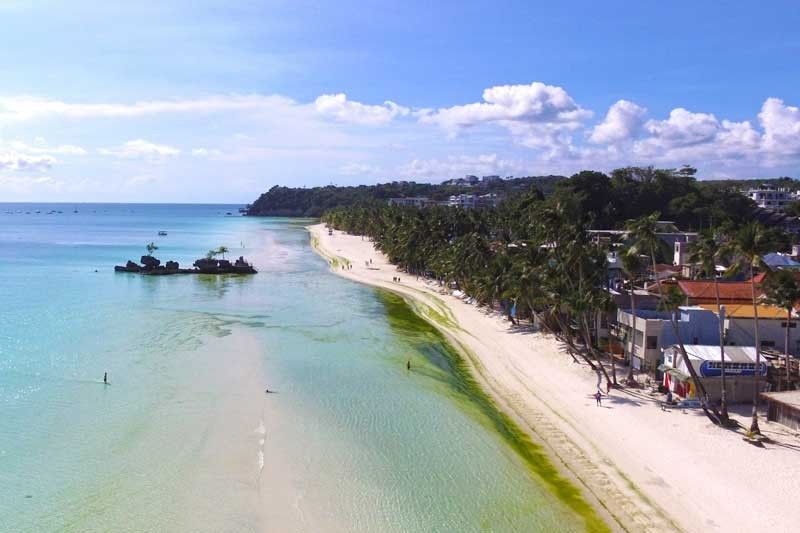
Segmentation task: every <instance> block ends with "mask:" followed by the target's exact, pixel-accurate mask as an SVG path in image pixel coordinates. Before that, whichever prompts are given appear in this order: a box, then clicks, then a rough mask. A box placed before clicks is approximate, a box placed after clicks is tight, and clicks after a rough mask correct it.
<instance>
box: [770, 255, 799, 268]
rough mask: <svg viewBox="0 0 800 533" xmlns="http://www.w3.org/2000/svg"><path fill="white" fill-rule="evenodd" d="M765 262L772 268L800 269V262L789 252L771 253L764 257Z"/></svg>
mask: <svg viewBox="0 0 800 533" xmlns="http://www.w3.org/2000/svg"><path fill="white" fill-rule="evenodd" d="M762 259H763V260H764V263H766V265H767V266H768V267H769V268H770V269H772V270H775V269H778V270H782V269H787V270H797V269H800V263H798V262H797V261H795V260H794V259H793V258H792V256H790V255H788V254H781V253H775V252H773V253H769V254H766V255H765V256H763V257H762Z"/></svg>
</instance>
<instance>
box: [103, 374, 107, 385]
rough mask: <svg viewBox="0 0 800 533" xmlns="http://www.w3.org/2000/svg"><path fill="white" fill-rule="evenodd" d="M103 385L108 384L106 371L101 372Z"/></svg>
mask: <svg viewBox="0 0 800 533" xmlns="http://www.w3.org/2000/svg"><path fill="white" fill-rule="evenodd" d="M103 385H108V372H103Z"/></svg>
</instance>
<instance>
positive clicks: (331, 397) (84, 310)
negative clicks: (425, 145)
mask: <svg viewBox="0 0 800 533" xmlns="http://www.w3.org/2000/svg"><path fill="white" fill-rule="evenodd" d="M237 207H238V206H227V205H133V204H68V205H67V204H0V531H82V532H83V531H278V532H284V531H315V532H316V531H376V532H377V531H380V532H391V531H437V532H438V531H457V532H469V531H579V530H582V529H584V522H583V520H582V519H581V518H579V516H578V514H577V513H575V512H574V511H572V510H571V509H569V508H568V507H567V506H566V505H565V504H564V503H562V502H561V501H560V500H559V499H558V498H556V497H555V496H554V494H553V492H552V491H551V489H550V488H549V487H548V485H547V484H546V483H544V482H543V481H542V480H540V479H538V478H537V476H536V475H535V473H533V472H532V471H531V469H530V468H528V467H527V466H526V464H525V462H524V461H523V460H522V459H521V457H520V454H519V453H518V452H517V451H516V450H515V448H514V446H513V445H512V444H511V443H509V440H508V438H504V437H503V435H501V432H500V431H498V430H497V421H496V420H493V419H492V417H491V415H490V414H487V409H486V406H485V404H484V403H482V402H481V401H480V399H476V397H475V395H474V391H473V389H472V388H470V387H468V386H465V385H464V382H463V377H460V374H459V372H456V371H455V370H456V368H455V366H454V365H455V363H454V362H455V361H456V360H457V355H455V354H454V353H453V352H452V350H451V349H450V348H449V347H448V346H447V344H446V343H445V342H444V341H443V339H442V338H441V337H440V336H439V335H438V334H437V333H436V332H435V330H433V329H432V328H430V327H429V326H427V324H425V323H424V322H422V321H421V320H420V319H418V318H416V317H415V316H414V315H413V314H412V313H411V312H410V310H409V309H408V307H407V306H406V305H405V304H404V302H403V301H402V300H400V299H399V298H397V297H395V296H392V295H390V294H387V293H382V292H379V291H376V290H374V289H371V288H368V287H365V286H361V285H358V284H355V283H353V282H350V281H348V280H344V279H342V278H339V277H337V276H335V275H334V274H332V273H330V272H329V271H328V266H327V264H326V262H325V261H324V260H323V259H321V258H319V257H318V256H317V255H315V254H314V253H313V251H312V250H311V248H310V246H309V242H308V241H309V238H308V233H307V232H306V230H305V229H304V224H307V223H308V222H309V221H299V220H288V219H255V218H245V217H239V216H236V214H237ZM228 212H230V213H232V214H233V216H228V215H226V213H228ZM159 230H164V231H166V232H167V233H168V235H167V236H164V237H159V236H158V235H157V233H158V231H159ZM150 241H154V242H155V243H156V244H157V245H158V246H159V250H158V251H157V252H156V254H155V255H157V256H158V257H160V258H161V259H162V260H167V259H175V260H178V261H180V262H181V263H182V265H187V266H188V265H189V264H191V262H192V260H193V259H195V258H197V257H200V256H202V255H204V254H205V252H206V251H207V250H209V249H211V248H216V247H218V246H220V245H225V246H227V247H228V248H229V249H230V250H231V251H230V254H229V255H230V256H232V257H238V256H239V255H245V256H246V257H248V258H249V259H251V260H252V261H253V262H254V263H255V265H256V267H257V268H258V269H259V274H258V275H255V276H252V277H231V276H227V277H211V276H209V277H206V276H168V277H143V276H138V275H135V274H124V273H115V272H114V271H113V266H114V265H115V264H124V262H125V261H126V260H127V259H133V260H138V259H139V257H140V256H141V255H143V254H144V252H145V245H146V244H147V243H148V242H150ZM409 358H411V360H412V362H413V368H412V371H411V372H408V371H407V370H406V368H405V362H406V360H407V359H409ZM104 372H108V374H109V380H110V382H111V384H110V385H108V386H105V385H103V383H102V380H103V373H104ZM265 388H269V389H270V390H274V391H275V394H265V392H264V389H265Z"/></svg>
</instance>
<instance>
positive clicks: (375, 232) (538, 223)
mask: <svg viewBox="0 0 800 533" xmlns="http://www.w3.org/2000/svg"><path fill="white" fill-rule="evenodd" d="M692 171H693V169H686V168H685V169H681V170H680V171H675V170H655V169H631V168H628V169H620V170H619V171H614V172H612V173H611V175H610V176H609V175H605V174H601V173H597V172H581V173H579V174H576V175H574V176H572V177H571V178H570V179H568V180H564V181H562V182H560V183H558V184H557V186H556V188H555V191H554V192H553V194H551V195H550V196H549V197H547V198H545V197H544V195H542V194H541V192H540V191H538V190H537V189H535V188H532V189H530V190H529V191H528V192H526V193H524V194H520V195H517V196H514V197H512V198H510V199H508V200H507V201H505V202H503V203H502V204H500V205H499V206H498V207H497V208H492V209H480V210H478V209H471V210H462V209H457V208H448V207H438V206H437V207H430V208H421V209H420V208H412V207H399V206H389V205H371V206H361V207H359V206H354V207H338V208H334V209H331V210H329V211H327V212H326V213H325V214H324V215H323V217H322V219H323V221H324V222H326V223H327V224H329V225H330V226H333V227H335V228H336V229H340V230H343V231H346V232H348V233H352V234H358V235H364V236H368V237H369V238H370V239H371V240H372V241H373V242H374V244H375V246H376V247H377V248H378V249H379V250H380V251H382V252H383V253H385V254H386V255H387V257H388V259H389V260H390V261H391V262H392V263H394V264H396V265H398V266H399V267H400V268H401V269H404V270H405V271H407V272H408V273H410V274H412V275H421V276H427V277H430V278H435V279H437V280H439V281H440V282H441V283H443V284H446V285H447V286H448V287H453V288H458V289H460V290H462V291H463V292H465V293H466V294H468V295H470V296H472V297H473V298H475V299H476V301H477V302H478V303H479V304H480V305H485V306H492V307H496V308H500V309H502V310H503V312H504V313H505V314H506V315H507V316H508V318H509V320H511V321H512V322H515V321H517V320H520V319H522V320H525V319H535V320H536V322H537V323H538V324H539V325H540V327H541V328H542V329H543V330H545V331H547V332H549V333H552V334H553V335H555V336H556V337H557V338H558V339H559V340H560V341H561V342H562V344H563V346H564V347H565V351H566V353H567V354H569V356H571V357H572V358H573V359H575V360H578V359H581V360H583V361H584V362H585V363H586V364H588V365H589V366H590V367H591V368H592V369H593V370H595V371H596V372H598V374H599V375H601V376H602V377H603V379H605V380H606V382H607V383H608V384H609V386H617V384H618V379H617V376H616V368H615V364H614V359H613V358H611V359H610V363H611V364H610V374H609V371H608V370H607V369H606V365H605V364H604V361H608V359H607V354H605V353H603V352H602V351H601V348H600V347H599V346H598V343H597V339H596V338H595V336H594V335H593V328H594V324H595V323H596V319H597V317H598V316H599V314H601V313H610V312H613V311H614V307H615V303H614V300H613V298H612V296H611V293H610V292H609V290H608V289H609V281H608V258H607V253H608V252H609V251H610V250H612V249H613V250H615V251H617V252H618V254H619V255H620V257H621V258H622V264H623V267H624V272H625V278H626V279H625V284H624V290H625V291H627V292H628V294H629V296H630V303H631V307H632V308H633V309H634V310H635V308H636V302H635V290H636V289H637V288H642V287H643V286H644V285H645V283H647V282H648V280H649V281H651V282H652V281H655V285H656V287H657V291H658V293H659V295H660V308H661V309H662V310H665V311H668V312H669V316H670V317H671V318H670V323H671V326H672V328H673V330H674V333H675V336H676V338H678V339H679V348H680V350H681V352H682V353H683V356H684V360H685V361H686V362H687V363H688V368H689V373H690V375H691V379H692V380H693V382H694V386H695V390H697V391H698V396H699V399H700V400H701V406H702V408H703V410H704V412H705V413H706V415H707V416H708V417H709V419H711V420H712V421H713V422H715V423H717V424H726V423H727V422H728V417H727V406H726V402H725V398H724V396H723V400H722V402H721V405H716V404H711V403H710V402H707V401H705V388H704V386H703V383H702V380H701V379H700V378H699V377H698V375H697V372H696V371H695V369H694V368H693V366H692V364H691V361H690V360H689V358H688V357H687V356H686V351H685V348H684V346H683V342H682V340H681V335H680V330H679V324H678V321H679V317H678V313H677V308H678V306H680V305H682V304H683V303H684V302H683V297H682V295H680V294H676V289H675V288H674V286H673V288H672V289H668V288H667V287H664V286H662V284H661V281H660V279H659V277H658V276H654V275H653V273H654V272H655V266H656V264H657V263H659V262H662V261H664V260H665V259H666V258H668V257H670V255H669V254H670V250H668V249H665V248H666V246H665V245H664V243H663V241H662V240H661V239H660V238H659V236H658V235H657V234H658V232H659V231H660V230H661V225H660V222H659V221H660V219H661V218H663V217H664V214H663V213H662V211H661V209H663V210H664V211H665V212H666V214H668V215H669V216H670V218H671V219H673V218H674V219H677V221H680V222H681V223H683V224H685V226H688V227H691V228H698V229H699V227H701V226H704V229H703V231H702V232H701V235H700V238H699V239H697V241H696V243H695V244H694V245H692V250H691V252H692V261H693V262H696V263H698V264H699V265H700V266H701V268H699V269H697V271H696V276H697V277H701V278H702V277H705V278H707V279H713V280H714V281H715V282H716V280H717V273H716V268H715V265H717V264H720V263H724V264H726V265H729V266H730V267H731V268H729V272H730V274H731V275H739V276H740V277H742V278H744V279H750V280H751V285H752V289H753V306H754V311H755V312H756V314H757V310H756V305H757V304H758V303H760V297H758V296H757V294H756V288H755V282H754V281H752V279H753V275H754V274H755V273H757V272H759V271H763V270H767V269H766V265H764V264H763V262H762V261H761V259H760V258H761V256H762V255H763V254H764V253H766V252H769V251H774V250H776V249H777V250H781V249H784V248H785V247H787V246H788V245H789V238H788V236H787V235H785V234H783V233H782V232H780V231H778V230H775V229H770V228H766V227H764V226H762V225H760V224H758V223H756V222H749V220H750V217H749V216H747V215H748V214H749V213H750V211H748V209H751V208H752V205H751V204H750V202H749V200H747V199H746V198H744V197H743V196H741V195H735V196H729V195H726V194H723V193H720V192H718V193H717V194H711V193H710V192H709V191H707V190H706V189H705V188H704V187H703V186H701V185H699V184H698V183H697V182H695V180H694V178H693V172H692ZM617 194H619V195H620V197H617V196H616V195H617ZM729 200H730V203H728V201H729ZM743 200H744V201H743ZM712 221H713V226H711V222H712ZM600 225H602V226H603V227H609V228H620V229H625V230H627V233H626V234H624V235H621V236H620V238H619V241H618V242H610V243H609V242H601V241H600V240H598V239H594V238H593V237H592V234H591V233H590V232H589V231H588V230H589V229H591V228H596V227H598V226H600ZM780 281H781V283H776V284H775V285H776V286H779V287H783V288H782V289H780V290H777V291H774V292H773V293H772V296H773V297H775V298H777V300H775V301H778V300H780V298H781V297H784V298H783V300H780V305H782V306H783V307H784V308H785V307H786V301H787V299H786V295H787V293H790V292H791V289H792V287H788V288H787V287H786V286H785V285H786V284H789V285H791V284H792V282H791V280H788V278H786V277H785V276H783V277H782V278H781V280H780ZM795 288H796V287H795ZM798 294H800V293H798ZM791 297H792V296H791V295H790V296H788V298H789V299H791ZM634 316H635V313H634ZM756 322H757V321H756ZM634 329H635V324H634ZM720 331H722V328H721V325H720ZM756 331H758V329H757V327H756ZM757 335H758V334H757V333H756V336H757ZM756 358H757V365H758V363H759V362H760V347H759V346H758V339H757V340H756ZM721 361H722V364H723V375H724V346H723V345H722V342H721ZM756 379H758V378H756ZM757 402H758V397H757V395H755V396H754V398H753V420H752V425H751V430H752V431H754V432H758V422H757V410H756V408H757Z"/></svg>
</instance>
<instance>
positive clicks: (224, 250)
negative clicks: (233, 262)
mask: <svg viewBox="0 0 800 533" xmlns="http://www.w3.org/2000/svg"><path fill="white" fill-rule="evenodd" d="M229 251H230V250H228V247H227V246H220V247H219V248H217V254H219V255H221V256H222V259H225V254H226V253H228V252H229ZM215 255H216V254H215Z"/></svg>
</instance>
